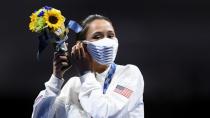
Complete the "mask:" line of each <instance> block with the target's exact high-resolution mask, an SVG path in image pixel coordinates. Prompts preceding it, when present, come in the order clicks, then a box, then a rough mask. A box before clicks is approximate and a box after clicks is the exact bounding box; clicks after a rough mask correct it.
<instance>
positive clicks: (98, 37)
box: [93, 34, 114, 39]
mask: <svg viewBox="0 0 210 118" xmlns="http://www.w3.org/2000/svg"><path fill="white" fill-rule="evenodd" d="M103 37H104V36H101V35H95V36H94V37H93V38H94V39H101V38H103ZM107 37H108V38H113V37H114V35H113V34H111V35H108V36H107Z"/></svg>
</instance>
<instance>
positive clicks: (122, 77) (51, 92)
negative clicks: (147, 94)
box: [32, 64, 144, 118]
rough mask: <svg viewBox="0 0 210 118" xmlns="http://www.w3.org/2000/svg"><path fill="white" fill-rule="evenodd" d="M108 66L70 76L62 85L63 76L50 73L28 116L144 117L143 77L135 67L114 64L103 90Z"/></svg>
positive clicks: (60, 117)
mask: <svg viewBox="0 0 210 118" xmlns="http://www.w3.org/2000/svg"><path fill="white" fill-rule="evenodd" d="M109 68H110V67H109ZM109 68H108V69H107V70H106V71H104V72H103V73H100V74H98V73H95V74H94V73H91V72H89V73H86V74H85V75H83V76H81V77H72V78H70V79H69V80H68V82H67V83H66V84H65V85H64V87H63V88H62V89H61V87H62V84H63V82H64V80H63V79H58V78H56V77H55V76H54V75H52V76H51V78H50V80H49V81H48V82H46V83H45V87H46V89H45V90H43V91H41V92H40V93H39V95H38V97H37V98H36V100H35V102H34V106H33V113H32V118H91V117H92V118H144V104H143V91H144V81H143V77H142V74H141V72H140V70H139V69H138V67H136V66H134V65H129V64H128V65H126V66H122V65H117V66H116V71H115V73H114V76H113V78H112V81H111V83H110V85H109V87H108V89H107V91H106V93H105V94H103V84H104V80H105V77H106V74H107V73H108V70H109Z"/></svg>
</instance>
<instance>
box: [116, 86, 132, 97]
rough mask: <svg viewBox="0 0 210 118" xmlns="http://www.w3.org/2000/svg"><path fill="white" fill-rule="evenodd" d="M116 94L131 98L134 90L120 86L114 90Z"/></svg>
mask: <svg viewBox="0 0 210 118" xmlns="http://www.w3.org/2000/svg"><path fill="white" fill-rule="evenodd" d="M114 92H116V93H119V94H121V95H123V96H125V97H126V98H129V97H130V96H131V94H132V93H133V91H132V90H130V89H128V88H126V87H123V86H120V85H117V87H116V88H115V89H114Z"/></svg>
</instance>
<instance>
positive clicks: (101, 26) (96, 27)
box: [89, 19, 114, 32]
mask: <svg viewBox="0 0 210 118" xmlns="http://www.w3.org/2000/svg"><path fill="white" fill-rule="evenodd" d="M104 30H105V31H106V30H109V31H114V29H113V26H112V24H111V23H110V22H108V21H106V20H103V19H97V20H94V21H93V22H91V23H90V24H89V31H90V32H95V31H104Z"/></svg>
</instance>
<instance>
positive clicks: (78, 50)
mask: <svg viewBox="0 0 210 118" xmlns="http://www.w3.org/2000/svg"><path fill="white" fill-rule="evenodd" d="M71 55H72V56H74V57H75V59H79V60H81V59H82V58H85V50H84V47H83V43H82V42H79V41H78V42H77V43H76V45H74V46H73V47H72V50H71Z"/></svg>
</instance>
